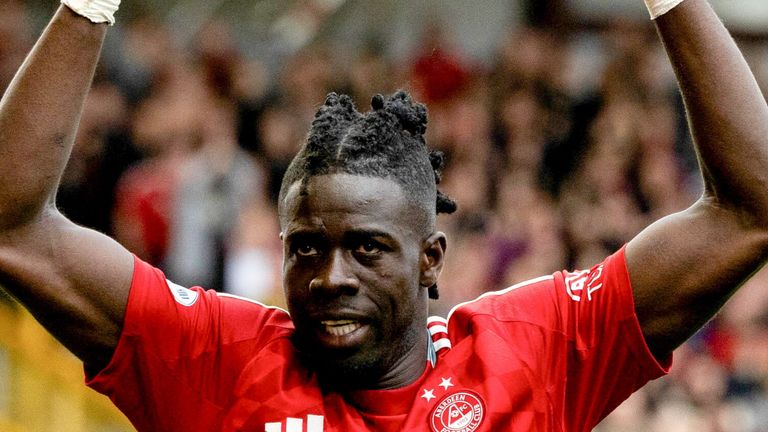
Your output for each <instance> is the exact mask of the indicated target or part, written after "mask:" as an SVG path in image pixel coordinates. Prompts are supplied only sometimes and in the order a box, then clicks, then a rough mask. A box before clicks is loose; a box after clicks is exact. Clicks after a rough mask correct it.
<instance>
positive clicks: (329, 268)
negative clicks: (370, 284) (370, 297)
mask: <svg viewBox="0 0 768 432" xmlns="http://www.w3.org/2000/svg"><path fill="white" fill-rule="evenodd" d="M349 258H350V257H348V256H346V255H345V253H344V251H341V250H335V251H333V252H331V253H330V254H329V256H328V259H327V260H326V262H325V263H324V264H323V266H322V268H321V269H320V271H319V272H318V274H317V275H316V276H315V277H314V278H313V279H312V280H311V281H310V282H309V291H310V292H311V293H312V294H313V295H315V296H328V297H338V296H342V295H355V294H357V292H358V291H359V289H360V281H359V280H358V279H357V277H356V276H355V275H354V273H353V272H352V269H351V266H350V263H349V262H348V259H349Z"/></svg>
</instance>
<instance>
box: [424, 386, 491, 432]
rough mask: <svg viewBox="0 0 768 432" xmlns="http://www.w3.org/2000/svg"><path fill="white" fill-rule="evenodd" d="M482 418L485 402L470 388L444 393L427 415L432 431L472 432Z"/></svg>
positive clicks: (478, 425) (483, 416)
mask: <svg viewBox="0 0 768 432" xmlns="http://www.w3.org/2000/svg"><path fill="white" fill-rule="evenodd" d="M484 418H485V402H483V399H482V398H481V397H480V395H478V394H477V393H475V392H473V391H471V390H461V391H457V392H455V393H451V394H449V395H446V396H445V397H443V398H442V399H441V400H440V402H438V403H437V405H435V408H434V409H433V410H432V414H430V415H429V421H430V425H431V426H432V431H433V432H473V431H476V430H477V429H478V428H479V427H480V425H481V424H482V423H483V419H484Z"/></svg>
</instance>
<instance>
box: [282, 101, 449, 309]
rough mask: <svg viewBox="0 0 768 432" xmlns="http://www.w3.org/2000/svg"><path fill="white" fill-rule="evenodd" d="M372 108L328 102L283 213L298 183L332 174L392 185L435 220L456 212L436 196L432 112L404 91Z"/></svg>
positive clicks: (292, 176) (294, 168) (289, 174)
mask: <svg viewBox="0 0 768 432" xmlns="http://www.w3.org/2000/svg"><path fill="white" fill-rule="evenodd" d="M371 107H372V108H373V109H372V110H371V111H369V112H367V113H364V114H363V113H360V112H358V111H357V109H356V108H355V105H354V103H353V102H352V99H351V98H350V97H349V96H347V95H338V94H336V93H330V94H329V95H328V96H327V97H326V99H325V103H324V104H323V106H322V107H320V109H319V110H318V111H317V114H315V119H314V121H313V122H312V127H311V129H310V131H309V136H308V138H307V141H306V142H305V143H304V145H303V146H302V148H301V150H299V153H298V154H297V155H296V157H295V158H294V159H293V161H292V162H291V164H290V166H289V167H288V170H287V171H286V173H285V176H284V177H283V182H282V185H281V186H280V196H279V201H278V203H279V204H278V207H279V208H280V212H281V213H282V205H283V200H284V198H285V194H286V193H287V191H288V189H289V188H290V187H291V186H292V185H293V184H294V183H296V182H298V181H301V182H303V183H304V182H306V181H307V180H308V179H309V178H310V177H312V176H316V175H323V174H332V173H346V174H355V175H362V176H367V177H381V178H387V179H391V180H393V181H395V182H397V183H398V184H399V185H400V186H401V187H402V188H403V190H404V191H405V193H406V196H408V197H409V199H411V200H415V201H416V202H417V203H418V204H419V205H421V206H423V207H424V208H425V209H426V210H427V211H428V216H429V217H430V218H431V220H434V216H435V215H437V214H439V213H453V212H454V211H456V203H455V202H454V201H453V200H452V199H450V198H449V197H447V196H446V195H445V194H443V193H442V192H440V191H438V190H437V184H439V183H440V170H441V169H442V167H443V163H444V158H443V154H442V152H439V151H429V150H428V149H427V145H426V142H425V140H424V133H425V132H426V130H427V108H426V107H425V106H424V105H423V104H420V103H415V102H414V101H413V100H412V99H411V96H410V95H409V94H408V93H406V92H405V91H402V90H401V91H398V92H396V93H395V94H393V95H392V96H389V97H385V96H382V95H380V94H379V95H376V96H374V97H373V99H372V101H371ZM436 296H437V290H436V288H430V297H432V298H436Z"/></svg>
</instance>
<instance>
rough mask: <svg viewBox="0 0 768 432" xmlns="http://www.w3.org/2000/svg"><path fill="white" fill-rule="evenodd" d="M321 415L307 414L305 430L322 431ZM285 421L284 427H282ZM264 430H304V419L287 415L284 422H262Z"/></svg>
mask: <svg viewBox="0 0 768 432" xmlns="http://www.w3.org/2000/svg"><path fill="white" fill-rule="evenodd" d="M323 422H324V419H323V416H320V415H312V414H310V415H308V416H307V429H306V431H307V432H323ZM283 423H285V429H283ZM264 432H304V419H300V418H294V417H288V418H287V419H285V422H273V423H265V424H264Z"/></svg>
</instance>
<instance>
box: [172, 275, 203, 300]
mask: <svg viewBox="0 0 768 432" xmlns="http://www.w3.org/2000/svg"><path fill="white" fill-rule="evenodd" d="M165 281H166V282H168V289H170V290H171V294H172V295H173V298H174V299H175V300H176V303H178V304H180V305H182V306H187V307H189V306H192V305H193V304H195V302H196V301H197V299H198V297H200V293H198V292H197V291H192V290H191V289H188V288H184V287H183V286H181V285H177V284H175V283H173V282H171V281H169V280H168V279H166V280H165Z"/></svg>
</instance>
